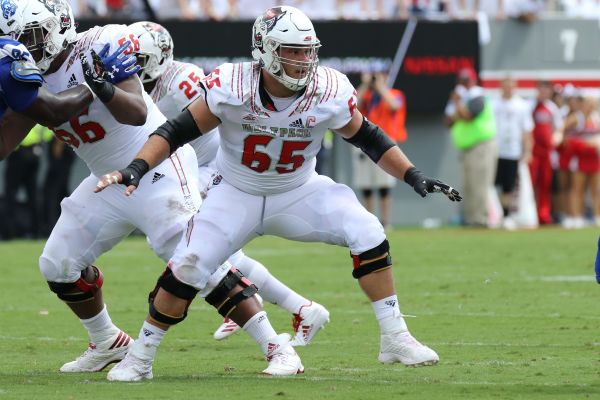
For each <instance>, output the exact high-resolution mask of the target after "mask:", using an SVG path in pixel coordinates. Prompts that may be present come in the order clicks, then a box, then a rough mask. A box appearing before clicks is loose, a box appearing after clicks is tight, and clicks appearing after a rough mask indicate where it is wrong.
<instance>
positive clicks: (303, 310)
mask: <svg viewBox="0 0 600 400" xmlns="http://www.w3.org/2000/svg"><path fill="white" fill-rule="evenodd" d="M328 322H329V311H327V310H326V309H325V307H323V306H322V305H320V304H319V303H315V302H314V301H311V302H310V303H309V304H307V305H304V306H302V307H300V311H299V312H298V314H294V317H293V318H292V325H293V327H294V332H295V336H294V339H293V340H292V342H291V344H292V346H306V345H307V344H309V343H310V342H311V341H312V338H313V337H314V336H315V335H316V334H317V332H319V330H320V329H322V328H323V327H324V326H325V324H326V323H328Z"/></svg>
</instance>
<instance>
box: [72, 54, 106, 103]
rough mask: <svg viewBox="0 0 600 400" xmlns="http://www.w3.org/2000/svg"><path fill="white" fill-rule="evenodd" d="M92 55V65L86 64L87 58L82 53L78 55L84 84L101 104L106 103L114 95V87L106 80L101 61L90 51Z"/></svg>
mask: <svg viewBox="0 0 600 400" xmlns="http://www.w3.org/2000/svg"><path fill="white" fill-rule="evenodd" d="M90 53H91V55H92V65H91V66H90V64H89V62H88V57H87V55H85V53H84V52H83V51H82V52H80V53H79V58H80V59H81V68H82V69H83V76H84V78H85V83H87V85H88V86H89V88H90V89H91V90H92V92H94V94H95V95H96V96H98V98H99V99H100V100H102V102H103V103H108V102H109V101H111V100H112V98H113V96H114V95H115V87H114V85H113V84H112V83H110V82H109V81H107V80H106V71H105V70H104V64H103V63H102V59H101V58H100V56H99V55H98V54H96V52H95V51H94V50H91V51H90Z"/></svg>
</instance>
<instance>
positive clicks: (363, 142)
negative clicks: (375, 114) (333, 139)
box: [344, 117, 396, 164]
mask: <svg viewBox="0 0 600 400" xmlns="http://www.w3.org/2000/svg"><path fill="white" fill-rule="evenodd" d="M344 140H345V141H346V142H348V143H350V144H352V145H354V146H356V147H358V148H359V149H361V150H362V151H363V153H365V154H366V155H367V156H369V158H370V159H371V160H373V162H375V163H376V164H377V163H378V162H379V160H380V159H381V156H383V153H385V152H386V151H388V150H389V149H391V148H392V147H394V146H395V145H396V143H394V141H393V140H392V139H390V137H389V136H388V135H387V134H386V133H385V132H384V131H383V130H382V129H381V128H380V127H378V126H377V125H375V124H373V123H371V121H369V120H368V119H366V118H365V117H363V122H362V125H361V126H360V128H359V129H358V132H356V134H355V135H354V136H352V137H351V138H350V139H344Z"/></svg>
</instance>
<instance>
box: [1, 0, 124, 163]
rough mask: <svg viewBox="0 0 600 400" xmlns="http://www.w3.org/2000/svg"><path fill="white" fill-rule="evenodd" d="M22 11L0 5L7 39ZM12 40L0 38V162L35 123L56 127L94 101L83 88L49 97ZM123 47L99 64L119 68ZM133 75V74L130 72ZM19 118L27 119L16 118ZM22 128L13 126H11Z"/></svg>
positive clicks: (31, 61)
mask: <svg viewBox="0 0 600 400" xmlns="http://www.w3.org/2000/svg"><path fill="white" fill-rule="evenodd" d="M23 11H24V8H23V7H17V5H16V3H14V1H5V2H3V3H2V17H3V18H0V32H6V33H7V35H8V34H9V33H10V32H11V29H14V28H15V24H18V23H19V22H20V21H21V20H22V15H21V14H22V12H23ZM11 36H12V37H7V36H3V37H0V118H2V124H0V161H1V160H3V159H4V158H5V157H6V156H8V155H9V154H10V152H11V151H12V150H14V149H15V148H16V147H17V146H18V145H19V143H20V142H21V141H22V140H23V139H24V137H25V135H27V133H29V131H30V130H31V127H33V125H34V124H35V123H39V124H42V125H45V126H56V125H60V124H62V123H64V122H65V121H68V120H69V119H70V118H71V117H72V116H73V114H78V113H80V112H81V111H82V110H83V109H84V108H85V107H87V106H89V105H90V103H91V102H92V100H93V99H94V96H93V93H92V91H91V89H90V88H89V87H86V86H85V85H79V86H74V87H72V88H70V89H67V90H65V91H63V92H60V93H56V94H54V93H51V92H49V91H48V90H46V89H45V88H43V87H42V82H43V78H42V72H41V71H40V69H39V68H38V67H37V65H36V64H35V61H34V59H33V57H32V56H31V54H30V52H29V51H28V50H27V48H26V47H25V46H24V45H23V44H21V43H19V42H17V41H16V40H14V38H15V37H16V35H11ZM125 49H126V47H122V48H119V49H117V51H116V52H115V53H113V54H111V55H110V56H108V57H107V58H106V59H104V60H103V61H104V62H105V63H107V66H108V67H112V65H109V64H110V62H111V61H113V62H115V63H116V64H117V67H119V66H120V63H122V62H126V61H127V60H125V59H120V58H118V56H119V55H120V54H121V53H122V52H123V51H125ZM129 72H131V73H133V72H135V71H132V70H130V71H129ZM15 113H16V114H21V115H24V116H26V117H28V119H23V118H22V117H18V118H17V120H15V118H16V117H15ZM19 123H20V124H24V126H15V124H19Z"/></svg>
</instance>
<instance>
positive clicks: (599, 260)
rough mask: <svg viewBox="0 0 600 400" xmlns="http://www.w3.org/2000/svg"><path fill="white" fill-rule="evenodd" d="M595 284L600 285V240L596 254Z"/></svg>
mask: <svg viewBox="0 0 600 400" xmlns="http://www.w3.org/2000/svg"><path fill="white" fill-rule="evenodd" d="M595 269H596V282H598V283H600V238H598V250H597V252H596V267H595Z"/></svg>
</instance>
